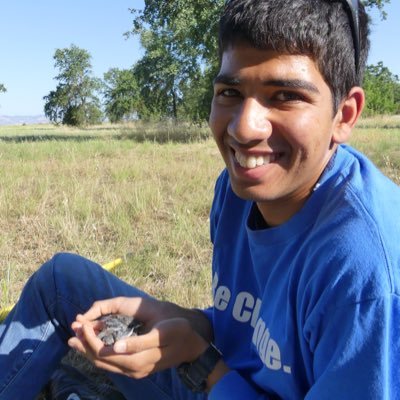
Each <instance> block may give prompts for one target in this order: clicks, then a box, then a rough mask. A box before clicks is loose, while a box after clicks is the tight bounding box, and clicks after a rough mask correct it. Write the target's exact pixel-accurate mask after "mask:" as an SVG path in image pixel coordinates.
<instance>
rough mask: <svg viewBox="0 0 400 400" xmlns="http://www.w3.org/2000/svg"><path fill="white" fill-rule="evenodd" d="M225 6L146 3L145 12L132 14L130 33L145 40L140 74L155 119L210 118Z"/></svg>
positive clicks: (203, 1)
mask: <svg viewBox="0 0 400 400" xmlns="http://www.w3.org/2000/svg"><path fill="white" fill-rule="evenodd" d="M223 5H224V0H213V1H212V0H197V1H195V2H187V1H186V0H176V1H173V2H169V1H168V2H159V1H157V0H147V1H146V6H145V8H144V10H142V11H140V10H132V12H133V14H134V16H135V17H134V22H133V25H134V26H133V30H132V32H131V33H132V34H139V35H140V37H141V44H142V47H143V48H144V49H145V54H144V56H143V58H142V59H141V60H140V61H139V62H138V63H137V64H136V66H135V74H136V76H137V79H138V82H139V83H140V87H141V95H142V99H143V101H144V102H145V103H146V112H148V113H149V114H150V115H153V116H154V115H157V116H161V117H173V118H179V117H180V116H183V117H185V118H190V119H192V120H193V119H205V118H206V117H207V116H208V110H209V105H208V104H209V102H208V101H209V99H210V98H211V94H212V85H211V80H210V77H211V76H214V75H215V73H216V68H217V65H218V62H217V52H216V47H217V41H216V38H217V21H218V15H219V13H220V11H221V9H222V7H223ZM194 93H195V94H196V95H194Z"/></svg>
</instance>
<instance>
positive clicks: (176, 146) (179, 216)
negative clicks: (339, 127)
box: [0, 117, 400, 368]
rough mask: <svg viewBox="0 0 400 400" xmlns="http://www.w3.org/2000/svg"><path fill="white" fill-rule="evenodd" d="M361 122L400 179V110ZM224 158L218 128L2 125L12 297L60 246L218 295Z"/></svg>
mask: <svg viewBox="0 0 400 400" xmlns="http://www.w3.org/2000/svg"><path fill="white" fill-rule="evenodd" d="M358 126H359V127H358V128H357V129H356V130H355V131H354V134H353V138H352V140H351V144H352V145H354V146H355V147H357V148H359V149H360V150H361V151H363V152H365V153H366V154H367V155H368V156H369V157H370V158H371V159H372V160H373V161H374V162H375V163H376V164H377V165H378V166H379V167H380V168H381V169H382V171H383V172H384V173H385V174H386V175H388V176H389V177H391V178H392V179H393V180H394V181H395V182H396V183H397V184H400V118H395V117H394V118H393V117H392V118H384V117H381V118H375V119H368V120H367V119H365V120H362V121H360V123H359V125H358ZM222 168H223V164H222V161H221V160H220V156H219V152H218V150H217V148H216V146H215V144H214V143H213V141H212V139H211V138H210V135H209V132H208V129H207V128H199V127H196V126H190V125H178V126H176V125H174V124H172V123H169V124H164V125H146V124H130V125H121V126H111V125H104V126H98V127H94V128H90V129H72V128H65V127H54V126H50V125H37V126H18V127H0V182H1V191H0V215H1V216H2V217H1V219H0V254H1V255H2V259H1V263H0V279H1V286H0V290H1V292H0V307H5V306H7V305H9V304H12V303H14V302H15V301H17V299H18V297H19V294H20V291H21V289H22V287H23V285H24V283H25V282H26V280H27V279H28V277H29V276H30V275H31V274H32V273H33V272H34V271H35V270H36V269H37V268H38V267H39V266H40V265H41V264H42V263H43V262H44V261H46V260H47V259H49V258H50V257H51V256H52V255H53V254H54V253H56V252H59V251H70V252H75V253H79V254H81V255H83V256H86V257H88V258H91V259H93V260H95V261H97V262H99V263H107V262H109V261H112V260H114V259H115V258H118V257H120V256H124V255H126V254H128V253H129V254H130V256H129V257H128V258H127V259H126V261H125V262H124V263H123V264H122V265H121V266H120V267H118V268H117V269H116V271H115V273H116V274H117V275H118V276H120V277H121V278H122V279H124V280H126V281H127V282H129V283H131V284H133V285H136V286H139V287H140V288H142V289H143V290H145V291H147V292H149V293H151V294H153V295H155V296H157V297H159V298H165V299H168V300H170V301H174V302H178V303H179V304H182V305H185V306H188V307H196V306H199V307H201V306H205V305H207V304H209V303H210V301H211V298H210V293H211V287H210V281H211V279H210V278H211V276H210V273H211V271H210V269H211V267H210V265H211V245H210V242H209V221H208V215H209V208H210V204H211V200H212V196H213V189H214V182H215V179H216V177H217V176H218V174H219V172H220V171H221V169H222ZM77 360H78V361H76V359H75V360H74V359H73V361H72V362H73V363H75V364H80V366H81V368H82V366H85V365H86V364H85V363H82V360H80V359H79V358H78V359H77ZM86 368H87V366H86Z"/></svg>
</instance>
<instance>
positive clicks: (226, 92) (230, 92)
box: [217, 88, 240, 97]
mask: <svg viewBox="0 0 400 400" xmlns="http://www.w3.org/2000/svg"><path fill="white" fill-rule="evenodd" d="M217 95H218V96H222V97H238V96H240V92H239V91H238V90H236V89H233V88H224V89H219V90H217Z"/></svg>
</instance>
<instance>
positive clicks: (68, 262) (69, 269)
mask: <svg viewBox="0 0 400 400" xmlns="http://www.w3.org/2000/svg"><path fill="white" fill-rule="evenodd" d="M50 263H51V264H52V269H53V271H52V272H53V275H54V277H55V279H56V280H68V281H69V280H71V281H74V280H80V279H85V278H84V277H87V274H88V273H89V272H90V271H91V272H93V270H94V269H95V268H96V266H97V265H96V264H95V263H94V262H92V261H90V260H88V259H87V258H84V257H82V256H80V255H78V254H72V253H57V254H55V255H54V256H53V258H52V259H51V260H50Z"/></svg>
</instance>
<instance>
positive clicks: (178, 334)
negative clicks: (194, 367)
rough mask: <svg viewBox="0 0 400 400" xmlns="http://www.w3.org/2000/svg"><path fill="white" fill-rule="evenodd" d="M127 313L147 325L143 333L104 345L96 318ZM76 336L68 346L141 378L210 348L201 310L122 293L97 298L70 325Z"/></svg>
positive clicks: (103, 364)
mask: <svg viewBox="0 0 400 400" xmlns="http://www.w3.org/2000/svg"><path fill="white" fill-rule="evenodd" d="M118 313H119V314H126V315H131V316H133V317H135V318H136V319H137V320H139V321H141V322H142V323H143V324H144V334H143V335H140V336H133V337H129V338H126V339H123V340H119V341H117V342H116V343H115V344H114V346H113V347H111V346H105V345H104V344H103V342H102V341H101V340H100V339H99V338H97V336H96V334H97V332H98V330H99V329H100V326H99V323H98V322H97V321H96V320H97V319H98V318H99V317H100V316H102V315H107V314H118ZM72 329H73V330H74V331H75V333H76V337H73V338H71V339H70V340H69V342H68V343H69V345H70V346H71V347H73V348H75V349H76V350H78V351H80V352H81V353H82V354H84V355H85V356H86V357H87V358H89V359H90V360H91V361H92V362H93V363H94V364H95V365H96V366H97V367H99V368H103V369H105V370H107V371H110V372H117V373H121V374H124V375H127V376H130V377H132V378H143V377H146V376H148V375H149V374H151V373H153V372H156V371H160V370H163V369H166V368H170V367H175V366H177V365H179V364H180V363H182V362H188V361H193V360H194V359H196V358H197V357H198V356H199V355H200V354H201V353H202V352H203V351H204V350H205V349H206V348H207V346H208V341H210V340H211V327H210V325H209V322H208V320H207V318H206V317H205V316H204V315H202V313H201V312H199V311H196V310H188V309H184V308H181V307H179V306H177V305H175V304H172V303H167V302H161V301H158V300H155V299H152V298H126V297H118V298H114V299H110V300H104V301H98V302H96V303H94V304H93V306H92V307H91V308H90V309H89V310H88V311H87V312H86V313H85V314H83V315H78V316H77V318H76V321H75V322H74V323H73V324H72Z"/></svg>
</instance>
